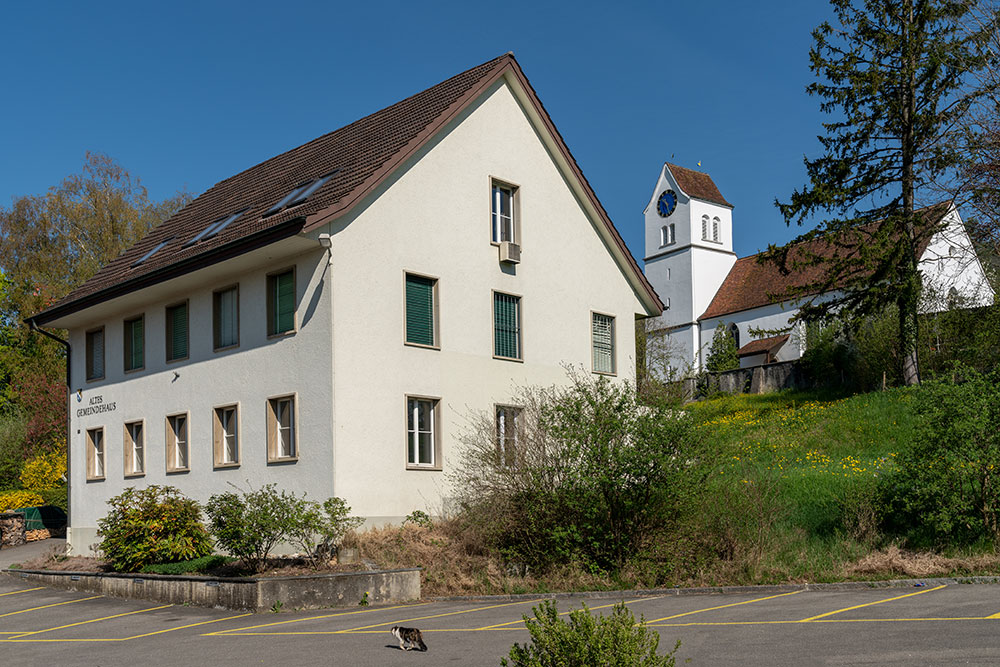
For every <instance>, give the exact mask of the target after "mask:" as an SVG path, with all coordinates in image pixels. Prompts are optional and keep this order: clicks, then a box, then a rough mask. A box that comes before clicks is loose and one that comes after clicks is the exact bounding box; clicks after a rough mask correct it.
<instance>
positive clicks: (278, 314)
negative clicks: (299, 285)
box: [271, 271, 295, 334]
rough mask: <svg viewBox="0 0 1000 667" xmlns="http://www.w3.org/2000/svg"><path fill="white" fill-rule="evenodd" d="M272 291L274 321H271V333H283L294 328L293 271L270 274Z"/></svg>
mask: <svg viewBox="0 0 1000 667" xmlns="http://www.w3.org/2000/svg"><path fill="white" fill-rule="evenodd" d="M272 280H273V281H274V282H273V285H274V292H273V294H272V297H271V298H272V300H273V302H274V306H273V308H272V312H273V313H274V322H273V323H272V328H273V330H272V331H271V333H272V334H280V333H285V332H286V331H291V330H292V329H294V328H295V273H294V272H292V271H287V272H285V273H282V274H280V275H277V276H272Z"/></svg>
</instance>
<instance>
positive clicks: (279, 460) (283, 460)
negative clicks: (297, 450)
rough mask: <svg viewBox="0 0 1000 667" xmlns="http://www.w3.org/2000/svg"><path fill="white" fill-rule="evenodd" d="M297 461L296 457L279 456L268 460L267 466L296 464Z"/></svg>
mask: <svg viewBox="0 0 1000 667" xmlns="http://www.w3.org/2000/svg"><path fill="white" fill-rule="evenodd" d="M298 460H299V457H298V456H281V457H278V458H273V459H270V458H269V459H268V460H267V464H268V465H271V464H281V463H296V462H297V461H298Z"/></svg>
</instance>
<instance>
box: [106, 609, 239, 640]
mask: <svg viewBox="0 0 1000 667" xmlns="http://www.w3.org/2000/svg"><path fill="white" fill-rule="evenodd" d="M245 616H253V614H237V615H236V616H227V617H226V618H216V619H212V620H211V621H202V622H201V623H191V624H189V625H182V626H180V627H176V628H167V629H166V630H157V631H156V632H146V633H144V634H141V635H135V636H132V637H125V638H124V639H122V641H128V640H129V639H139V638H140V637H152V636H153V635H162V634H164V633H167V632H173V631H174V630H184V629H185V628H195V627H198V626H199V625H208V624H209V623H218V622H220V621H231V620H233V619H234V618H244V617H245Z"/></svg>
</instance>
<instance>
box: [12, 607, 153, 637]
mask: <svg viewBox="0 0 1000 667" xmlns="http://www.w3.org/2000/svg"><path fill="white" fill-rule="evenodd" d="M167 607H173V605H172V604H165V605H163V606H162V607H151V608H149V609H139V610H137V611H127V612H125V613H124V614H115V615H114V616H104V617H102V618H92V619H90V620H89V621H78V622H76V623H69V624H68V625H60V626H57V627H54V628H45V629H44V630H35V631H33V632H24V633H21V634H19V635H17V636H16V637H11V639H20V638H21V637H27V636H29V635H40V634H42V633H43V632H52V631H53V630H64V629H66V628H72V627H75V626H77V625H86V624H88V623H97V622H98V621H108V620H111V619H112V618H121V617H122V616H131V615H132V614H143V613H145V612H147V611H156V610H157V609H166V608H167Z"/></svg>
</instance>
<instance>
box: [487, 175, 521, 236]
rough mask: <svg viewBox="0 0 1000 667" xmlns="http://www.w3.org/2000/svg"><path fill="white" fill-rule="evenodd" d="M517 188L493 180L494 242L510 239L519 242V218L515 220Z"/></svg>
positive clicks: (492, 217) (492, 215)
mask: <svg viewBox="0 0 1000 667" xmlns="http://www.w3.org/2000/svg"><path fill="white" fill-rule="evenodd" d="M516 193H517V188H515V187H514V186H512V185H505V184H503V183H499V182H497V181H494V182H493V190H492V198H491V220H492V223H493V242H494V243H501V242H503V241H510V242H511V243H517V238H516V236H517V224H516V223H517V220H515V204H516V201H515V196H516Z"/></svg>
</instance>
